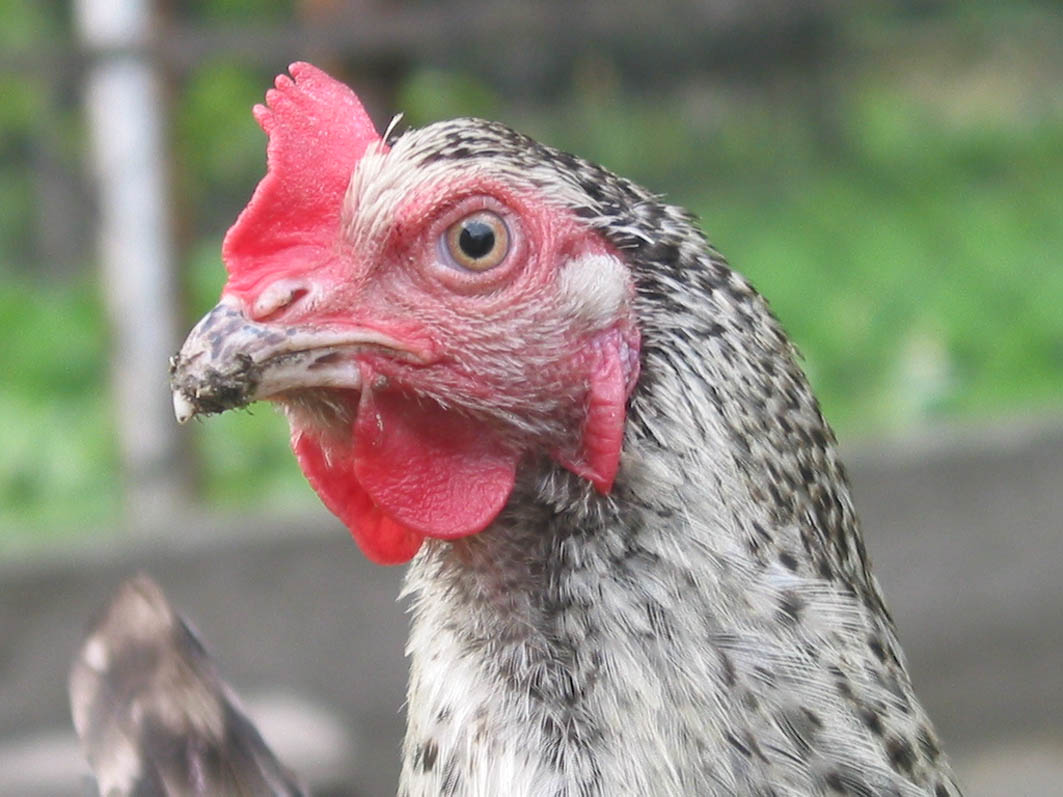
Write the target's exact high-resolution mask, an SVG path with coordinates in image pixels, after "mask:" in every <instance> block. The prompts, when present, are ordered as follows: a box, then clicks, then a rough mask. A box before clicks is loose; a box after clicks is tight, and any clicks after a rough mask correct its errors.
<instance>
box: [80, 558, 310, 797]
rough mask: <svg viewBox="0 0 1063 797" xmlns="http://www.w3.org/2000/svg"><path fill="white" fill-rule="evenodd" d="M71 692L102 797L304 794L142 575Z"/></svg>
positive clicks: (99, 625)
mask: <svg viewBox="0 0 1063 797" xmlns="http://www.w3.org/2000/svg"><path fill="white" fill-rule="evenodd" d="M69 686H70V704H71V710H72V712H73V716H74V727H75V729H76V730H77V733H78V736H79V737H80V739H81V743H82V747H83V748H84V751H85V754H86V756H87V757H88V760H89V764H90V766H91V768H92V771H93V773H94V775H95V777H96V782H97V785H98V788H99V793H100V794H101V795H104V796H105V797H120V796H123V795H137V797H164V796H166V797H170V796H174V797H177V796H183V795H189V796H192V795H194V796H195V797H208V795H256V797H257V796H258V795H284V797H289V796H291V797H294V796H295V795H302V794H304V793H305V792H304V791H303V789H302V787H301V786H300V785H299V783H298V782H297V780H296V778H295V777H294V776H293V775H292V773H291V772H289V771H288V770H287V769H286V768H285V767H284V766H283V765H282V764H281V763H280V762H279V761H278V760H277V759H276V757H275V756H274V755H273V753H272V752H271V751H270V749H269V748H268V747H267V746H266V743H265V742H264V741H263V740H262V737H261V735H260V734H259V733H258V731H257V730H256V729H255V727H254V725H253V724H252V723H251V721H250V720H249V719H248V718H247V716H246V715H245V714H244V712H243V711H242V710H241V709H240V707H239V705H238V702H237V700H236V697H235V695H234V693H233V692H232V690H231V689H230V688H229V687H228V685H227V684H225V682H224V681H222V680H221V678H220V676H219V675H218V673H217V670H216V669H215V666H214V664H213V662H212V661H211V660H210V659H209V658H208V656H207V654H206V651H205V650H204V648H203V645H202V644H201V643H200V641H199V639H198V638H197V637H196V635H195V634H194V633H193V632H192V630H191V629H190V628H189V626H188V624H187V623H185V622H184V620H182V619H181V618H180V617H179V616H177V615H176V614H175V613H174V611H173V609H171V608H170V605H169V604H168V603H167V601H166V597H165V596H164V595H163V593H162V590H161V589H160V588H159V587H158V585H157V584H155V582H153V581H152V580H151V579H150V578H148V577H147V576H144V575H140V576H137V577H135V578H132V579H130V580H129V581H127V582H125V583H124V584H123V585H122V586H121V587H120V588H119V590H118V591H117V593H116V594H115V596H114V597H113V598H112V599H111V601H110V603H109V604H108V605H107V606H106V607H105V608H104V609H103V611H102V613H101V614H100V616H99V618H98V619H97V621H96V622H95V623H94V624H93V625H92V627H91V629H90V630H89V632H88V634H87V636H86V638H85V641H84V642H83V644H82V646H81V648H80V650H79V652H78V655H77V657H76V658H75V660H74V664H73V667H72V668H71V671H70V684H69Z"/></svg>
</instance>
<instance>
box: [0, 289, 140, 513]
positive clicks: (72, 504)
mask: <svg viewBox="0 0 1063 797" xmlns="http://www.w3.org/2000/svg"><path fill="white" fill-rule="evenodd" d="M0 329H4V330H5V333H6V334H5V340H4V345H3V346H2V347H0V373H3V374H4V375H5V378H4V380H3V381H2V382H0V418H3V420H4V423H3V425H4V442H3V447H2V449H0V528H4V529H9V530H11V533H14V532H15V531H16V530H22V531H23V532H29V531H31V530H35V529H38V528H45V529H49V528H55V529H59V528H61V525H60V524H69V523H70V522H71V520H72V519H75V518H76V519H77V520H78V521H79V522H80V523H83V524H93V525H102V524H104V523H107V522H109V521H113V519H114V517H115V516H116V512H117V509H118V499H119V485H118V483H117V478H116V471H117V467H116V465H117V463H116V456H115V450H114V443H113V440H114V434H113V428H112V426H111V423H110V416H109V414H108V402H107V397H106V389H107V367H106V335H105V334H104V325H103V318H102V311H101V309H100V306H99V303H98V301H97V298H96V296H95V293H94V291H93V290H92V289H91V287H90V286H88V285H86V284H84V283H80V284H74V285H62V286H54V287H49V288H41V287H40V286H39V285H30V284H26V283H25V282H21V281H18V280H15V279H13V278H10V277H8V278H5V279H3V280H0ZM82 527H83V526H82Z"/></svg>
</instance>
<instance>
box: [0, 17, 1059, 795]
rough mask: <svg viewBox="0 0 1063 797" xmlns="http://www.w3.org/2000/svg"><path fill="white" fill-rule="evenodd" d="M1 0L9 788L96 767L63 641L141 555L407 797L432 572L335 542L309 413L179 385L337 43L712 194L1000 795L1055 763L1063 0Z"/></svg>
mask: <svg viewBox="0 0 1063 797" xmlns="http://www.w3.org/2000/svg"><path fill="white" fill-rule="evenodd" d="M574 9H577V10H574ZM0 21H2V24H0V65H2V70H0V98H2V100H0V332H2V333H3V344H2V345H0V374H2V377H0V429H2V433H0V772H3V773H14V774H5V775H3V776H0V793H12V794H30V793H33V792H34V790H37V791H38V792H39V793H42V794H58V793H60V792H59V791H57V789H60V788H67V786H69V789H70V790H71V793H76V789H77V779H78V778H79V777H80V769H79V768H78V765H77V756H76V752H75V751H74V750H73V743H72V739H71V737H70V733H69V731H67V730H66V729H65V726H64V723H66V721H67V720H66V714H65V712H66V708H65V670H66V667H67V666H68V663H69V661H70V657H71V656H72V654H73V652H74V649H75V647H76V645H77V642H78V638H79V634H80V632H81V628H82V627H83V626H84V624H85V622H86V621H87V619H88V617H89V615H90V613H91V612H92V610H93V609H94V608H95V606H96V605H98V604H99V603H100V602H101V601H103V600H104V599H105V597H106V596H107V595H108V594H109V592H110V591H111V590H112V589H113V588H114V587H116V586H117V584H118V582H119V581H120V580H121V579H122V578H124V577H125V576H126V575H129V574H131V573H132V572H134V571H135V570H137V569H139V568H146V569H148V570H150V571H151V572H152V573H153V574H154V575H156V576H157V577H158V578H159V580H160V582H161V583H162V585H163V587H164V588H165V589H167V590H168V591H169V592H171V595H172V597H173V598H174V600H175V603H177V604H178V605H179V606H180V607H181V608H182V609H185V610H187V611H188V613H189V614H190V615H191V616H192V617H193V618H194V619H195V621H196V622H197V624H198V625H199V626H200V628H201V629H202V631H203V633H204V636H205V637H206V638H207V641H208V644H210V645H211V646H212V648H213V649H215V650H216V652H217V655H218V657H219V659H220V660H221V661H222V666H223V669H225V670H226V671H227V672H229V673H230V674H231V675H232V677H233V680H234V682H235V684H236V686H237V688H238V689H240V690H241V691H244V689H243V688H242V687H246V689H247V690H248V691H249V692H250V693H251V696H252V700H251V701H250V702H251V703H252V705H253V706H257V707H258V709H257V710H259V711H260V712H261V716H263V717H265V719H264V722H266V723H267V725H269V727H270V728H272V729H273V730H271V731H270V732H271V733H275V734H276V736H275V737H273V738H276V739H277V740H278V741H277V742H276V743H277V745H278V747H279V748H281V752H282V757H284V755H285V751H289V753H288V755H289V759H294V760H290V763H292V764H293V766H295V767H296V768H297V769H298V768H300V766H301V767H302V769H303V771H304V772H308V773H309V774H308V777H310V779H311V780H312V781H313V783H314V785H315V786H317V787H319V789H320V790H322V791H323V792H324V791H328V792H330V793H336V794H365V795H377V794H387V793H389V790H390V791H391V792H393V789H394V784H395V782H396V777H397V774H396V773H397V761H398V753H397V744H398V741H397V740H398V738H399V735H400V734H401V711H400V709H401V700H402V686H403V680H404V664H403V662H402V640H403V636H404V632H405V618H404V617H403V616H402V608H401V606H398V605H396V604H395V603H394V596H395V594H396V593H397V584H398V580H399V579H400V577H401V573H400V572H399V571H397V570H383V569H378V568H371V567H369V566H367V565H366V564H365V563H364V562H363V561H362V560H361V558H360V554H359V553H358V551H357V550H356V548H355V546H353V545H351V544H350V542H349V541H347V540H345V539H343V537H344V534H345V533H344V532H343V531H342V529H341V528H340V527H339V526H338V525H337V524H335V523H334V522H333V521H332V520H331V519H330V518H329V517H328V516H327V515H326V514H325V513H324V512H323V510H321V509H320V507H319V506H318V503H317V500H316V498H314V497H313V495H312V494H311V492H310V490H309V489H308V488H307V486H306V484H305V482H304V481H303V478H302V476H301V474H300V473H299V472H298V469H297V468H296V466H295V463H294V460H293V459H292V457H291V455H290V453H289V452H288V449H287V427H286V424H285V422H284V421H283V419H282V418H280V417H279V416H278V415H276V414H275V413H274V412H272V411H271V410H270V409H269V408H267V407H255V408H253V409H252V411H250V412H243V413H232V414H228V415H225V416H221V417H218V418H211V419H210V420H209V421H207V422H204V423H200V424H193V425H192V426H191V428H188V429H184V428H179V427H177V426H176V424H175V423H174V422H173V420H172V414H171V410H170V403H169V401H170V399H169V391H168V387H167V374H166V360H167V357H168V355H169V354H171V353H172V352H174V351H176V349H177V348H178V346H179V344H180V340H181V338H182V337H183V334H184V333H185V332H186V331H187V329H188V328H189V327H190V325H191V324H192V323H193V322H194V321H195V320H196V319H197V318H198V317H199V316H200V315H201V314H202V313H203V312H204V311H205V310H206V309H208V308H209V307H211V306H213V304H214V302H215V300H216V298H217V295H218V292H219V290H220V288H221V285H222V284H223V282H224V278H225V274H224V269H223V267H222V265H221V262H220V259H219V249H220V242H221V238H222V236H223V235H224V233H225V230H226V229H227V228H228V226H229V225H230V224H231V223H232V222H233V220H234V219H235V217H236V215H237V213H238V212H239V211H240V209H241V208H242V207H243V205H244V204H245V203H246V201H247V199H248V197H249V196H250V194H251V191H252V190H253V188H254V185H255V184H256V182H257V181H258V179H259V178H260V177H261V176H262V174H263V172H264V164H265V156H264V152H265V146H264V145H265V136H264V135H263V134H262V132H261V130H260V129H259V128H258V126H257V125H256V124H255V123H254V121H253V119H252V117H251V114H250V108H251V106H252V105H253V104H254V103H256V102H259V101H261V99H262V97H263V95H264V92H265V90H266V88H267V87H268V86H269V85H270V84H271V81H272V79H273V77H274V76H275V75H276V74H277V73H279V72H282V71H284V70H285V68H286V67H287V64H288V63H289V62H290V61H293V60H309V61H312V62H314V63H316V64H317V65H318V66H321V67H323V68H325V69H327V70H328V71H330V72H332V73H333V74H334V75H336V76H338V77H341V78H342V79H344V80H345V81H347V82H349V83H350V84H351V85H352V86H353V87H354V88H355V89H356V90H357V91H358V93H359V94H360V95H361V97H362V98H363V100H364V101H365V103H366V105H367V107H368V109H369V111H370V114H371V115H372V116H373V118H374V120H375V121H376V122H377V124H378V126H379V127H381V128H383V127H384V126H385V125H386V124H387V123H388V122H389V120H390V119H391V117H392V116H393V115H394V114H395V113H397V112H400V111H401V112H402V113H403V114H404V117H403V124H409V125H422V124H425V123H428V122H431V121H433V120H436V119H442V118H447V117H452V116H458V115H475V116H483V117H486V118H492V119H498V120H501V121H504V122H506V123H508V124H510V125H512V126H514V127H517V128H519V129H521V130H523V131H525V132H527V133H530V134H531V135H533V136H534V137H536V138H539V139H540V140H542V141H544V142H546V143H549V144H552V145H554V146H557V147H560V148H562V149H566V150H569V151H573V152H576V153H578V154H580V155H583V156H585V157H588V158H589V159H591V160H596V161H598V162H601V163H603V164H604V165H606V166H607V167H609V168H610V169H612V170H613V171H616V172H618V173H620V174H622V175H624V176H627V177H630V178H633V179H635V180H636V181H638V182H641V183H643V184H644V185H646V186H648V187H650V188H651V189H653V190H654V191H657V192H659V193H662V194H664V195H665V196H666V197H667V199H668V200H669V201H671V202H674V203H676V204H680V205H684V206H687V207H689V208H691V209H692V210H694V211H695V212H696V213H698V215H699V216H700V218H701V219H702V222H703V225H704V227H705V229H706V231H707V232H708V233H709V236H710V238H711V240H712V241H713V242H714V243H715V245H716V246H717V247H718V248H719V249H720V250H721V251H723V252H724V253H725V254H726V255H727V257H728V258H729V260H730V261H731V263H732V264H733V265H734V266H735V267H736V268H738V269H739V270H741V271H743V272H744V273H746V274H747V275H748V276H750V277H751V278H752V280H753V282H754V284H755V285H757V287H758V288H759V289H760V290H761V292H762V293H764V294H765V295H766V296H767V297H768V299H769V300H770V302H771V304H772V306H773V307H774V309H775V311H776V313H777V314H778V315H779V317H780V318H781V320H782V322H783V324H784V325H785V326H786V328H787V329H788V331H789V332H790V333H791V335H792V336H793V338H794V339H795V340H796V341H797V344H798V346H799V347H800V349H801V350H802V352H803V354H804V356H805V366H806V369H807V371H808V373H809V376H810V378H811V380H812V382H813V385H814V387H815V388H816V391H817V393H818V395H819V396H820V399H821V401H822V404H823V407H824V411H825V414H826V415H827V417H828V418H829V419H830V420H831V422H832V423H833V424H834V426H835V429H836V430H837V431H838V433H839V437H840V439H841V441H842V443H843V447H844V448H845V451H846V453H847V460H848V461H849V463H850V466H851V471H852V476H853V481H854V489H855V492H856V501H857V506H858V509H860V510H861V512H862V515H863V517H864V525H865V533H866V534H867V537H868V545H869V548H870V550H871V552H872V555H873V557H874V559H875V562H876V570H877V572H878V574H879V577H880V580H881V581H882V582H883V584H884V587H885V590H886V594H887V597H888V598H889V599H890V604H891V606H892V607H893V609H894V613H895V615H896V617H897V621H898V625H899V627H900V631H901V637H902V640H903V641H904V642H905V644H906V648H907V650H908V654H909V656H910V658H911V659H912V667H913V672H914V674H915V681H916V685H917V687H919V691H920V692H921V693H922V694H923V696H924V698H925V701H926V702H927V703H928V705H929V707H930V709H931V714H932V715H933V716H934V717H935V718H936V719H937V723H938V726H939V730H940V731H941V732H942V735H943V736H944V738H945V742H946V746H947V748H949V749H950V750H951V751H952V752H953V754H954V757H955V758H956V759H957V768H958V770H959V774H960V777H961V780H963V781H966V782H967V783H968V784H969V793H970V794H975V795H976V794H984V795H991V794H1005V793H1006V794H1011V795H1013V794H1031V795H1032V794H1037V795H1041V794H1063V787H1060V785H1059V784H1060V783H1061V782H1063V763H1061V762H1063V674H1061V673H1063V573H1061V572H1060V571H1061V569H1063V533H1061V531H1063V520H1061V518H1063V503H1061V500H1063V499H1061V497H1060V494H1061V493H1063V491H1061V489H1060V488H1061V487H1063V254H1061V253H1063V9H1061V7H1060V5H1059V4H1058V3H1057V2H1052V1H1051V0H1044V1H1043V2H1036V1H1035V0H1016V1H1015V2H996V3H994V2H984V1H982V0H971V1H970V2H945V1H944V0H939V1H935V0H895V1H894V2H886V1H885V0H883V1H882V2H865V3H846V2H842V1H841V0H747V1H745V2H743V0H718V1H716V2H708V1H706V2H692V1H690V0H668V1H667V2H659V3H653V4H651V3H642V2H628V1H627V0H615V1H614V2H605V1H604V0H591V2H586V3H583V4H580V5H579V6H573V5H572V4H569V3H565V2H560V0H558V1H557V2H539V3H527V2H512V1H507V0H494V1H493V2H486V1H485V0H455V1H454V2H430V1H429V0H188V1H187V2H180V1H179V0H159V1H158V2H154V3H152V2H149V0H111V1H109V2H104V1H103V0H76V2H66V1H65V0H37V1H36V2H31V1H30V0H0ZM294 728H298V729H299V731H298V732H297V733H296V732H293V730H292V729H294ZM314 733H319V734H322V736H321V737H320V740H319V741H315V742H314V743H307V744H304V745H303V747H302V748H300V747H299V741H300V739H301V740H302V741H304V742H305V741H306V740H308V739H317V738H318V737H314V736H313V734H314ZM267 736H269V734H267ZM5 740H6V741H5ZM285 745H287V746H285ZM57 762H67V763H69V766H67V763H64V764H63V765H59V764H58V763H57ZM5 777H6V778H7V780H5V779H4V778H5ZM19 778H21V779H19ZM63 783H65V784H67V785H66V786H61V785H59V784H63Z"/></svg>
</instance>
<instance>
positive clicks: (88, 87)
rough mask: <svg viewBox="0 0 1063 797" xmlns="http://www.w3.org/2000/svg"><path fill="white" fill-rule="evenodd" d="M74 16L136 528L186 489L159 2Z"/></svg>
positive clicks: (99, 6) (112, 0)
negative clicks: (157, 42) (171, 378)
mask: <svg viewBox="0 0 1063 797" xmlns="http://www.w3.org/2000/svg"><path fill="white" fill-rule="evenodd" d="M75 14H76V22H77V27H78V31H79V34H80V36H81V39H82V41H83V43H84V45H85V46H86V48H87V49H88V51H89V53H90V54H91V55H92V59H91V62H90V64H91V65H90V68H89V69H88V72H87V74H86V76H85V105H86V113H87V120H88V128H89V131H90V135H91V144H92V154H93V165H94V167H95V177H96V185H97V189H98V198H99V236H100V256H101V265H102V280H103V289H104V294H105V297H106V302H107V309H108V313H109V317H110V322H111V332H112V346H111V352H112V400H113V401H112V403H113V406H114V413H115V419H116V428H117V430H118V437H119V449H120V452H121V465H122V469H123V476H124V481H125V490H126V508H127V510H128V520H129V522H130V524H131V525H132V527H133V528H137V529H140V528H155V527H158V526H159V525H160V524H161V523H162V522H163V521H165V520H166V519H168V518H172V517H173V514H174V513H175V512H177V511H178V510H179V509H180V508H181V506H182V505H183V498H184V496H183V483H182V479H181V478H180V462H181V458H180V451H179V439H178V437H177V429H176V426H175V424H174V421H173V418H172V417H171V415H170V397H169V389H168V386H167V371H166V363H167V358H168V357H169V355H170V354H171V353H172V352H173V351H174V350H175V349H176V347H177V340H176V329H177V304H178V302H177V300H176V296H177V295H176V290H175V287H176V279H175V274H174V267H173V260H174V237H173V230H172V225H171V213H170V208H169V191H168V186H167V175H166V146H165V143H164V142H165V136H164V132H163V95H162V91H161V86H160V80H159V75H158V73H157V69H156V68H155V67H154V65H153V64H152V63H151V59H150V57H149V49H148V47H149V44H150V41H151V37H152V34H153V32H154V31H153V16H154V5H153V2H152V0H76V2H75Z"/></svg>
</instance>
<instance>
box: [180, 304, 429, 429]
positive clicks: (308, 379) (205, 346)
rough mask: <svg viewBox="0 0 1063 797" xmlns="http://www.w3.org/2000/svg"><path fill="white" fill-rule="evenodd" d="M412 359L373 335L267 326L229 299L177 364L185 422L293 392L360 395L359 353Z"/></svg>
mask: <svg viewBox="0 0 1063 797" xmlns="http://www.w3.org/2000/svg"><path fill="white" fill-rule="evenodd" d="M381 350H387V351H388V352H389V353H391V354H393V355H395V354H398V355H399V356H403V355H405V356H404V359H407V358H409V353H408V352H406V351H405V348H404V347H403V346H401V345H400V344H399V343H398V341H396V340H394V339H393V338H391V337H389V336H387V335H384V334H382V333H380V332H377V331H375V330H371V329H361V328H354V329H351V328H345V329H328V328H315V327H311V326H281V325H276V324H263V323H259V322H256V321H252V320H251V319H250V318H248V317H247V316H246V315H245V314H244V312H243V310H242V309H241V308H240V307H239V306H238V304H237V303H236V302H235V301H233V300H231V299H223V300H222V301H221V303H219V304H218V306H217V307H215V308H214V309H213V310H211V311H210V312H209V313H207V314H206V315H205V316H204V317H203V318H202V319H201V320H200V321H199V323H198V324H196V326H195V327H194V328H193V329H192V331H191V332H190V333H188V338H187V339H186V340H185V342H184V345H183V346H182V347H181V351H179V352H178V353H177V354H176V355H174V356H173V357H171V358H170V388H171V390H173V409H174V415H175V416H176V417H177V422H178V423H185V422H186V421H189V420H191V419H192V418H193V417H195V416H196V415H210V414H212V413H218V412H224V411H225V410H229V409H235V408H238V407H243V406H246V405H248V404H250V403H251V402H253V401H260V400H262V399H269V398H273V397H276V396H277V395H278V394H281V393H284V392H285V391H289V390H296V389H299V390H302V389H307V388H345V389H348V390H360V389H361V386H362V377H361V371H360V369H359V366H358V362H357V360H356V358H355V357H354V356H353V355H355V354H357V353H364V352H367V351H376V352H380V351H381Z"/></svg>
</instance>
